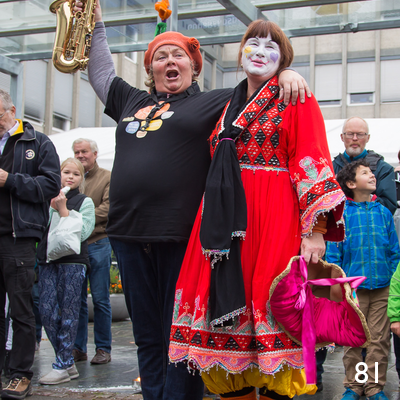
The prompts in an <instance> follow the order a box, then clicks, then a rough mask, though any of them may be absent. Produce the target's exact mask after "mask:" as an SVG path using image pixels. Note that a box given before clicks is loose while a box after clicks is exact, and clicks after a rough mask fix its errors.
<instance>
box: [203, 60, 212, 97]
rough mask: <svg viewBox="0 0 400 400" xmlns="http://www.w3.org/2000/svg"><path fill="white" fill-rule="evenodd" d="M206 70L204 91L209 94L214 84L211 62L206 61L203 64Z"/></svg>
mask: <svg viewBox="0 0 400 400" xmlns="http://www.w3.org/2000/svg"><path fill="white" fill-rule="evenodd" d="M203 68H204V91H205V92H209V91H210V90H211V89H212V88H211V82H212V64H211V62H210V61H209V60H207V59H205V60H204V63H203Z"/></svg>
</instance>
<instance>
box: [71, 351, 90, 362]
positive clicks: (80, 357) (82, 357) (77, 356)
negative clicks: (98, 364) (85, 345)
mask: <svg viewBox="0 0 400 400" xmlns="http://www.w3.org/2000/svg"><path fill="white" fill-rule="evenodd" d="M72 355H73V356H74V361H75V362H78V361H86V360H87V354H86V353H84V352H83V351H80V350H78V349H73V350H72Z"/></svg>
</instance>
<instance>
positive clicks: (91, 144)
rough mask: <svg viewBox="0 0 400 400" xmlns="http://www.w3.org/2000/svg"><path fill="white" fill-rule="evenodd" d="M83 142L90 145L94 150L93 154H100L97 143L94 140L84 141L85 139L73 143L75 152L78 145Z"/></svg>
mask: <svg viewBox="0 0 400 400" xmlns="http://www.w3.org/2000/svg"><path fill="white" fill-rule="evenodd" d="M83 142H87V143H89V145H90V150H92V152H93V153H98V152H99V148H98V147H97V143H96V142H95V141H94V140H92V139H84V138H79V139H75V140H74V142H73V143H72V151H75V150H74V147H75V145H76V144H80V143H83Z"/></svg>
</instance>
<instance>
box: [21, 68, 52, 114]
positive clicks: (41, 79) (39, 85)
mask: <svg viewBox="0 0 400 400" xmlns="http://www.w3.org/2000/svg"><path fill="white" fill-rule="evenodd" d="M46 72H47V63H46V62H45V61H28V62H27V63H26V64H25V81H26V82H29V84H28V85H26V86H25V116H26V117H29V118H32V119H33V120H35V121H38V122H43V121H44V110H45V108H46V106H45V102H46Z"/></svg>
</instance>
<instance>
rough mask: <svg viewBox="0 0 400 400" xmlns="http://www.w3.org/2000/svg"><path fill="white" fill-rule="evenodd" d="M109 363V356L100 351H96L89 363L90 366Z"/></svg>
mask: <svg viewBox="0 0 400 400" xmlns="http://www.w3.org/2000/svg"><path fill="white" fill-rule="evenodd" d="M110 361H111V354H110V353H107V352H106V351H104V350H102V349H97V350H96V355H95V356H94V357H93V358H92V361H90V364H107V363H109V362H110Z"/></svg>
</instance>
